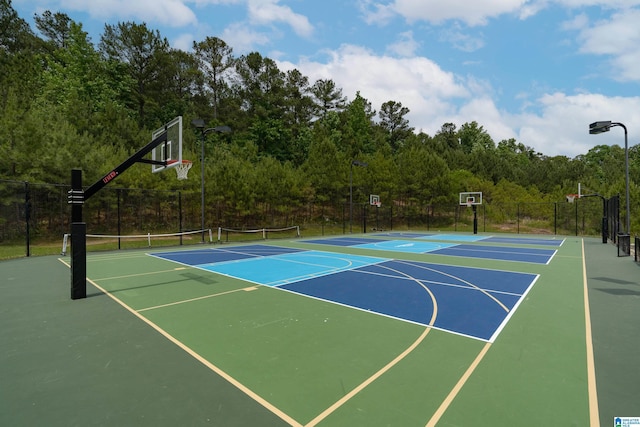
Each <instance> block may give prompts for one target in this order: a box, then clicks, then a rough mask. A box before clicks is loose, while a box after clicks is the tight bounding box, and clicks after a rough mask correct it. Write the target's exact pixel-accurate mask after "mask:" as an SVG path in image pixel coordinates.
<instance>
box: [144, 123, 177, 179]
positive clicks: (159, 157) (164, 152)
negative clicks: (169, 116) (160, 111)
mask: <svg viewBox="0 0 640 427" xmlns="http://www.w3.org/2000/svg"><path fill="white" fill-rule="evenodd" d="M165 130H166V131H167V142H163V143H162V144H158V146H157V147H155V148H154V149H153V151H152V152H151V160H153V161H154V162H167V163H166V164H158V163H152V164H151V172H153V173H155V172H162V171H164V170H166V169H170V168H174V167H176V166H178V165H180V164H182V116H178V117H176V118H175V119H173V120H171V121H170V122H168V123H166V124H165V125H164V126H162V127H160V128H158V129H156V130H155V131H153V133H152V134H151V140H152V141H153V140H154V139H156V138H157V137H158V136H160V135H162V133H163V132H164V131H165Z"/></svg>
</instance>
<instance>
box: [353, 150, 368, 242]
mask: <svg viewBox="0 0 640 427" xmlns="http://www.w3.org/2000/svg"><path fill="white" fill-rule="evenodd" d="M354 166H361V167H363V168H366V167H367V166H368V165H367V164H366V163H365V162H361V161H359V160H352V161H351V166H350V171H349V233H352V232H353V230H352V228H351V226H352V221H353V167H354Z"/></svg>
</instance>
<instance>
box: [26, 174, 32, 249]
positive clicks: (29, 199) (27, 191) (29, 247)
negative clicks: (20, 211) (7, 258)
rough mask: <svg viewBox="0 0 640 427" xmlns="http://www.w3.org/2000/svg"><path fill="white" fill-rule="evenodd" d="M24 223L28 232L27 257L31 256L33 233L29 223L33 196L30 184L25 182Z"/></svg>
mask: <svg viewBox="0 0 640 427" xmlns="http://www.w3.org/2000/svg"><path fill="white" fill-rule="evenodd" d="M24 221H25V224H26V231H27V241H26V244H27V256H31V240H30V239H31V237H30V236H31V233H30V231H31V230H30V227H29V223H30V222H31V194H30V192H29V183H28V182H27V181H25V182H24Z"/></svg>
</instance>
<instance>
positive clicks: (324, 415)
mask: <svg viewBox="0 0 640 427" xmlns="http://www.w3.org/2000/svg"><path fill="white" fill-rule="evenodd" d="M384 268H387V269H389V270H392V271H395V272H396V273H399V274H402V275H405V276H407V277H409V278H411V276H410V275H408V274H406V273H404V272H402V271H399V270H395V269H393V268H389V267H384ZM414 280H415V281H416V282H417V283H418V284H419V285H420V286H422V287H423V288H424V289H425V290H426V291H427V292H428V293H429V295H430V296H431V301H433V314H432V315H431V319H430V320H429V326H427V327H426V328H425V330H424V331H423V332H422V334H421V335H420V336H419V337H418V338H417V339H416V340H415V341H414V342H413V343H412V344H411V345H410V346H409V347H407V348H406V349H405V350H404V351H403V352H402V353H400V354H399V355H398V356H396V357H395V359H393V360H392V361H391V362H389V363H387V364H386V365H385V366H384V367H382V369H380V370H379V371H378V372H376V373H375V374H373V375H372V376H370V377H369V378H367V379H366V380H364V381H363V382H362V383H361V384H360V385H358V386H357V387H356V388H354V389H353V390H351V391H350V392H349V393H347V394H345V395H344V396H343V397H342V398H341V399H339V400H338V401H337V402H335V403H334V404H333V405H331V406H329V407H328V408H327V409H325V410H324V411H322V413H320V414H319V415H318V416H317V417H315V418H314V419H313V420H311V421H310V422H309V423H307V424H305V425H304V427H313V426H315V425H317V424H318V423H320V422H321V421H323V420H324V419H325V418H327V417H328V416H329V415H331V414H332V413H333V412H334V411H335V410H336V409H338V408H340V407H341V406H342V405H344V404H345V403H346V402H348V401H349V400H350V399H351V398H352V397H354V396H355V395H356V394H358V393H360V392H361V391H362V390H364V389H365V388H366V387H367V386H369V384H371V383H372V382H374V381H375V380H377V379H378V378H380V377H381V376H382V375H383V374H384V373H385V372H387V371H389V370H390V369H391V368H393V367H394V366H395V365H397V364H398V362H400V361H401V360H402V359H404V358H405V357H407V355H409V354H410V353H411V352H412V351H413V350H415V349H416V347H418V345H419V344H420V343H421V342H422V341H424V339H425V338H426V337H427V335H428V334H429V332H431V330H432V328H431V326H433V324H434V323H435V322H436V318H437V317H438V303H437V301H436V296H435V295H434V294H433V293H432V292H431V290H430V289H429V288H428V287H426V286H425V285H424V284H423V283H422V282H420V280H418V279H415V278H414Z"/></svg>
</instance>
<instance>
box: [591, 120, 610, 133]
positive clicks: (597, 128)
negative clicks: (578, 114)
mask: <svg viewBox="0 0 640 427" xmlns="http://www.w3.org/2000/svg"><path fill="white" fill-rule="evenodd" d="M609 129H611V120H608V121H603V122H593V123H591V124H590V125H589V133H590V134H591V135H597V134H599V133H604V132H609Z"/></svg>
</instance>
